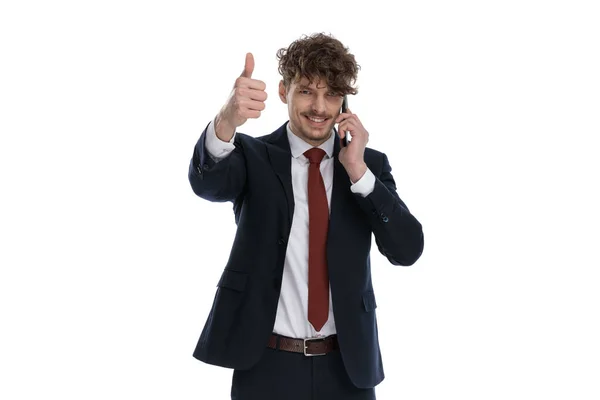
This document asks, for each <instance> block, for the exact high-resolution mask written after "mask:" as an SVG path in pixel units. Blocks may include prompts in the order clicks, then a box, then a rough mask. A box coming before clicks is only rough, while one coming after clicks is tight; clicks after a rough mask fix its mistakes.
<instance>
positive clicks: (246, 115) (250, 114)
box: [240, 109, 260, 118]
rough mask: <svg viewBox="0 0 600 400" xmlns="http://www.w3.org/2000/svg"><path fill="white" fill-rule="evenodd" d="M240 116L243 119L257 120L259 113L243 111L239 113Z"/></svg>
mask: <svg viewBox="0 0 600 400" xmlns="http://www.w3.org/2000/svg"><path fill="white" fill-rule="evenodd" d="M240 115H241V116H242V117H244V118H258V117H260V111H258V110H248V109H244V110H241V111H240Z"/></svg>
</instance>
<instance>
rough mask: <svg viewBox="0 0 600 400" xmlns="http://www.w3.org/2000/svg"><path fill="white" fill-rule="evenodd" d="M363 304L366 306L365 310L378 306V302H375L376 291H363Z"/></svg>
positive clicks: (371, 309)
mask: <svg viewBox="0 0 600 400" xmlns="http://www.w3.org/2000/svg"><path fill="white" fill-rule="evenodd" d="M363 305H364V306H365V311H367V312H369V311H373V310H374V309H376V308H377V303H376V302H375V292H373V291H372V290H367V291H366V292H364V293H363Z"/></svg>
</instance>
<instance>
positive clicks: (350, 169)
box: [344, 161, 368, 183]
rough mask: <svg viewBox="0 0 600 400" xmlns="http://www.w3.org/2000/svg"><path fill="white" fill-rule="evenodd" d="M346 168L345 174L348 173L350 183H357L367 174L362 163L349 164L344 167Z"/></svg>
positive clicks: (365, 167) (364, 164) (365, 165)
mask: <svg viewBox="0 0 600 400" xmlns="http://www.w3.org/2000/svg"><path fill="white" fill-rule="evenodd" d="M344 167H345V168H346V172H347V173H348V177H349V178H350V180H351V181H352V183H356V182H358V181H359V180H360V179H361V178H362V177H363V176H364V175H365V173H366V172H367V169H368V167H367V164H366V163H365V162H364V161H362V162H358V163H350V164H346V165H344Z"/></svg>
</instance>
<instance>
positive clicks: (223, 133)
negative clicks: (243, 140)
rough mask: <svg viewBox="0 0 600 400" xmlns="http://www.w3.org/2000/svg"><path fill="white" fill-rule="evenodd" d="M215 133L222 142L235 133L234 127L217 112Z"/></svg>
mask: <svg viewBox="0 0 600 400" xmlns="http://www.w3.org/2000/svg"><path fill="white" fill-rule="evenodd" d="M215 133H216V135H217V137H218V138H219V139H220V140H222V141H223V142H229V141H230V140H231V138H232V137H233V134H234V133H235V127H234V126H233V125H231V124H230V123H229V122H227V121H226V120H225V119H223V117H222V116H221V114H218V115H217V117H216V118H215Z"/></svg>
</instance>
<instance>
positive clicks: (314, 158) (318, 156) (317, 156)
mask: <svg viewBox="0 0 600 400" xmlns="http://www.w3.org/2000/svg"><path fill="white" fill-rule="evenodd" d="M304 155H305V156H306V158H308V161H310V163H311V164H320V163H321V160H322V159H323V157H324V156H325V150H323V149H319V148H318V147H313V148H312V149H310V150H306V151H305V152H304Z"/></svg>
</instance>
